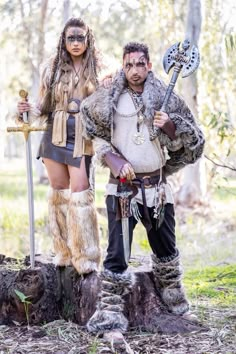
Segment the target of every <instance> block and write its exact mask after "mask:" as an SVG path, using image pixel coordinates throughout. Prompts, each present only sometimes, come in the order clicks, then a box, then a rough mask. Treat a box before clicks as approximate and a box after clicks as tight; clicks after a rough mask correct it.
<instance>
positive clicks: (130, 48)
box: [123, 42, 150, 63]
mask: <svg viewBox="0 0 236 354" xmlns="http://www.w3.org/2000/svg"><path fill="white" fill-rule="evenodd" d="M134 52H142V53H143V54H144V56H145V58H146V59H147V62H148V63H149V60H150V57H149V49H148V46H147V45H146V44H144V43H138V42H129V43H128V44H126V45H125V46H124V48H123V59H124V57H125V55H126V54H130V53H134Z"/></svg>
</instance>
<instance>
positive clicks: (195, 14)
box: [176, 0, 206, 207]
mask: <svg viewBox="0 0 236 354" xmlns="http://www.w3.org/2000/svg"><path fill="white" fill-rule="evenodd" d="M201 22H202V19H201V0H189V1H188V15H187V25H186V33H185V38H188V39H189V40H190V42H191V45H195V46H198V41H199V37H200V32H201ZM182 85H183V96H184V98H185V101H186V103H187V105H188V106H189V108H190V109H191V111H192V112H193V114H194V116H195V118H196V119H197V117H198V103H197V95H198V86H197V76H196V72H195V73H193V74H192V75H190V76H188V77H187V78H185V79H183V81H182ZM205 196H206V173H205V161H204V160H203V159H201V160H199V161H198V162H197V163H195V164H194V165H191V166H187V167H185V169H184V171H183V181H182V185H181V188H180V190H179V192H178V193H177V196H176V202H177V203H178V204H182V205H185V206H189V207H191V206H194V205H196V204H201V203H203V202H204V199H205Z"/></svg>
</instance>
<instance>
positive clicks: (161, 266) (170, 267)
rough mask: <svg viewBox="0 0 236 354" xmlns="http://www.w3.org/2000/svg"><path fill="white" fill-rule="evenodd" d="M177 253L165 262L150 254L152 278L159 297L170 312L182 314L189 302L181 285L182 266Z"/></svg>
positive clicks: (187, 309)
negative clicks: (158, 290) (159, 293)
mask: <svg viewBox="0 0 236 354" xmlns="http://www.w3.org/2000/svg"><path fill="white" fill-rule="evenodd" d="M179 258H180V257H179V255H177V256H176V257H175V258H174V259H172V260H171V261H167V262H162V261H161V260H160V259H159V258H157V257H156V255H154V254H152V269H153V275H154V280H155V283H156V286H157V288H158V289H160V292H161V298H162V300H163V302H164V303H165V304H166V305H167V307H168V309H169V311H170V312H172V313H174V314H176V315H184V314H185V313H188V311H189V303H188V301H187V299H186V296H185V293H184V289H183V286H182V282H181V279H182V267H181V265H180V259H179Z"/></svg>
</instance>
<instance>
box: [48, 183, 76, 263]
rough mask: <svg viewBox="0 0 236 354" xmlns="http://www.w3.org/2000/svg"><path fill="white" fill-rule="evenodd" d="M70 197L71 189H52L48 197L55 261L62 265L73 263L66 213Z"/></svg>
mask: <svg viewBox="0 0 236 354" xmlns="http://www.w3.org/2000/svg"><path fill="white" fill-rule="evenodd" d="M69 199H70V190H69V189H62V190H56V189H50V191H49V198H48V217H49V229H50V233H51V235H52V237H53V246H54V251H55V254H56V255H55V258H54V263H55V264H56V265H60V266H67V265H70V264H71V253H70V249H69V248H68V246H67V237H68V234H67V225H66V215H67V211H68V204H69Z"/></svg>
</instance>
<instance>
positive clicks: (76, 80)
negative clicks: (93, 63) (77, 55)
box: [72, 64, 80, 88]
mask: <svg viewBox="0 0 236 354" xmlns="http://www.w3.org/2000/svg"><path fill="white" fill-rule="evenodd" d="M72 66H73V69H74V72H75V75H74V88H76V87H77V86H78V83H79V79H80V67H79V69H78V70H76V69H75V66H74V64H72Z"/></svg>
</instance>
